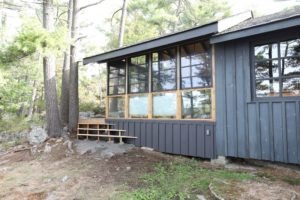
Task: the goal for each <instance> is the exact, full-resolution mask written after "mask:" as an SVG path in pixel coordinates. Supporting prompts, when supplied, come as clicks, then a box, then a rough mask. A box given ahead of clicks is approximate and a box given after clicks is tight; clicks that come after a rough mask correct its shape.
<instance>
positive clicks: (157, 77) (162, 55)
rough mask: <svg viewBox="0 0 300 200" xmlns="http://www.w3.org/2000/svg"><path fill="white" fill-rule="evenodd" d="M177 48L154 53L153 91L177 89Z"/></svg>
mask: <svg viewBox="0 0 300 200" xmlns="http://www.w3.org/2000/svg"><path fill="white" fill-rule="evenodd" d="M176 74H177V73H176V49H175V48H170V49H166V50H163V51H158V52H154V53H152V91H153V92H159V91H166V90H176V86H177V83H176Z"/></svg>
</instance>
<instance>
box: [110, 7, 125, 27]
mask: <svg viewBox="0 0 300 200" xmlns="http://www.w3.org/2000/svg"><path fill="white" fill-rule="evenodd" d="M121 10H122V8H119V9H118V10H116V11H115V12H114V13H113V14H112V16H111V18H110V25H111V26H112V22H113V19H114V16H115V15H116V14H117V13H118V12H119V11H121Z"/></svg>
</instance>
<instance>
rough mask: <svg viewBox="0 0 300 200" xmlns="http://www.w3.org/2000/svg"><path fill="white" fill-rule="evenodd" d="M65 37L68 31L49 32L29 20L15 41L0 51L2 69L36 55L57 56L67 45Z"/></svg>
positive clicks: (39, 24) (34, 20) (61, 29)
mask: <svg viewBox="0 0 300 200" xmlns="http://www.w3.org/2000/svg"><path fill="white" fill-rule="evenodd" d="M65 35H66V30H65V29H64V28H58V29H57V30H56V31H54V32H48V31H46V30H45V29H44V28H43V27H42V25H41V23H39V22H38V21H37V20H36V19H29V20H28V21H26V22H24V24H23V25H22V27H21V30H20V32H19V34H18V35H17V37H16V38H15V39H14V41H13V42H12V43H10V44H8V45H7V46H6V47H4V48H2V49H1V50H0V67H1V65H2V67H3V66H4V65H9V64H10V63H13V62H18V61H19V60H20V59H23V58H25V57H28V56H31V55H33V54H34V53H40V54H42V55H47V54H53V53H56V54H57V53H59V52H60V51H62V50H63V49H64V48H65V46H66V44H67V41H66V39H65V38H66V37H64V36H65Z"/></svg>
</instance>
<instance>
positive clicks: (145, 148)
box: [141, 147, 154, 151]
mask: <svg viewBox="0 0 300 200" xmlns="http://www.w3.org/2000/svg"><path fill="white" fill-rule="evenodd" d="M141 149H142V150H145V151H153V150H154V149H152V148H150V147H141Z"/></svg>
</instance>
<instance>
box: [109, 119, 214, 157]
mask: <svg viewBox="0 0 300 200" xmlns="http://www.w3.org/2000/svg"><path fill="white" fill-rule="evenodd" d="M106 122H108V123H111V124H115V128H119V129H123V128H124V130H126V133H125V135H131V136H136V137H138V138H137V139H136V140H132V141H131V140H130V141H128V142H130V143H133V144H134V145H136V146H138V147H140V146H145V147H150V148H153V149H155V150H157V151H160V152H165V153H171V154H179V155H186V156H193V157H201V158H215V141H214V139H215V124H214V123H213V122H199V121H188V120H168V121H166V120H134V119H106ZM205 132H207V133H208V134H207V135H206V134H205Z"/></svg>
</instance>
